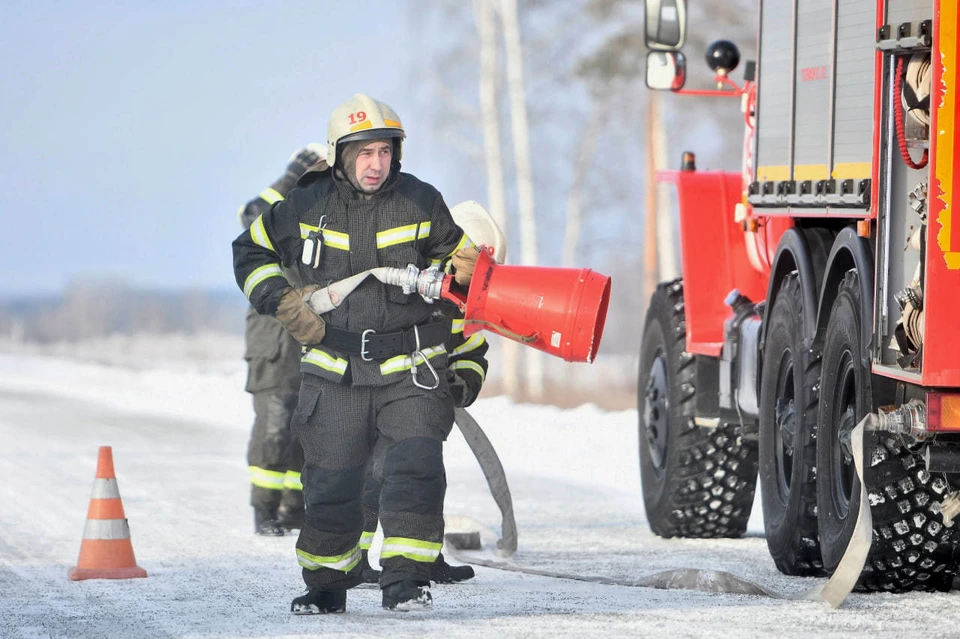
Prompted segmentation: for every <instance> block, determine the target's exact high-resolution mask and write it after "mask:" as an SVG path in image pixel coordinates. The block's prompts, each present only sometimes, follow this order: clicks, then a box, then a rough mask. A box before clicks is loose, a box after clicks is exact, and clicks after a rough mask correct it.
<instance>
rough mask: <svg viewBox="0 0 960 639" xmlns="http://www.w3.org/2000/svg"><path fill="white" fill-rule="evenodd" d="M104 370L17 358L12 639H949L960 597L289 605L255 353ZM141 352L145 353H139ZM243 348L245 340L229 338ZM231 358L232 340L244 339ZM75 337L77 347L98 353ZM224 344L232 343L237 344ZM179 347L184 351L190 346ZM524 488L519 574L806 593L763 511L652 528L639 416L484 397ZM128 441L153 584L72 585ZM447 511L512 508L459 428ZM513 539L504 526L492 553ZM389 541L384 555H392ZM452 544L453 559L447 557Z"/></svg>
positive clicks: (127, 466)
mask: <svg viewBox="0 0 960 639" xmlns="http://www.w3.org/2000/svg"><path fill="white" fill-rule="evenodd" d="M112 347H113V348H118V349H120V350H118V351H117V352H116V353H113V354H109V353H105V350H104V349H108V348H111V346H110V345H109V344H107V343H105V344H101V345H100V348H99V349H98V352H99V356H98V357H97V358H96V359H97V361H95V362H94V361H90V358H88V359H87V360H85V361H81V360H78V359H74V358H68V357H67V355H68V354H69V353H67V352H63V353H60V354H58V355H57V356H50V355H44V354H39V353H28V352H23V351H22V350H21V351H20V352H17V353H13V354H11V353H7V354H0V637H4V638H6V637H30V638H34V637H118V638H120V637H123V638H126V637H213V636H216V637H270V638H274V637H304V636H320V635H323V636H344V637H350V636H354V637H365V636H370V637H373V636H376V637H421V636H425V635H426V636H434V637H477V636H496V635H499V636H504V637H521V636H522V637H599V636H603V637H620V636H670V637H701V636H709V637H781V636H783V637H809V636H836V637H841V636H842V637H848V636H871V637H914V636H924V637H938V636H940V637H951V636H957V634H958V632H960V631H958V630H957V628H958V627H960V606H958V604H960V593H943V594H922V593H917V594H907V595H860V594H854V595H851V596H850V598H849V599H848V600H847V602H846V603H845V604H844V606H843V607H842V608H841V609H839V610H832V609H830V608H829V607H828V606H827V605H826V604H819V603H814V602H797V601H789V600H783V599H775V598H769V597H758V596H747V595H730V594H718V593H711V592H704V591H690V590H655V589H651V588H636V587H628V586H613V585H602V584H597V583H589V582H581V581H571V580H562V579H554V578H549V577H540V576H533V575H528V574H521V573H516V572H504V571H500V570H494V569H491V568H483V567H478V568H477V577H476V578H475V579H473V580H472V581H470V582H467V583H464V584H459V585H451V586H436V587H434V588H433V595H434V602H435V605H434V609H433V610H432V611H430V612H424V613H407V614H399V613H389V612H387V611H384V610H382V609H381V608H380V595H379V592H378V591H376V590H363V589H357V590H354V591H352V592H350V593H349V595H348V601H347V613H346V614H344V615H330V616H318V617H294V616H292V615H290V614H289V612H288V610H289V603H290V599H292V598H293V597H294V596H296V595H298V594H300V593H301V592H302V584H301V581H300V570H299V566H298V565H297V563H296V559H295V557H294V554H293V549H294V542H295V537H293V536H287V537H283V538H272V539H265V538H260V537H256V536H254V535H253V534H252V533H251V528H252V517H251V511H250V508H249V506H248V505H247V497H248V487H247V477H246V463H245V460H244V455H245V450H246V442H247V437H248V434H249V427H250V424H251V421H252V409H251V406H250V400H249V397H248V396H247V395H246V394H245V393H244V392H243V390H242V388H243V381H244V369H243V364H242V361H240V360H239V350H238V351H237V355H236V357H233V358H230V357H226V358H221V359H210V358H209V357H198V356H197V354H196V353H192V352H191V351H190V349H189V348H184V349H181V350H178V349H176V348H172V347H171V348H166V349H163V348H157V347H156V346H154V348H153V350H148V351H146V352H144V351H142V350H138V349H137V348H134V346H132V345H130V344H125V343H117V344H113V345H112ZM141 348H142V347H141ZM230 348H232V346H231V347H230ZM230 348H227V349H226V352H229V351H230ZM84 352H85V351H84V350H83V349H77V350H76V352H74V353H72V354H73V355H76V353H84ZM221 352H224V351H221ZM178 353H184V356H183V357H178V356H177V354H178ZM471 413H472V414H473V415H474V416H475V417H476V418H477V420H478V421H479V423H480V424H481V425H482V426H483V427H484V429H485V430H486V432H487V434H488V436H489V437H490V439H491V440H492V442H493V443H494V445H495V446H496V448H497V451H498V452H499V454H500V457H501V460H502V461H503V465H504V467H505V469H506V472H507V476H508V479H509V482H510V488H511V491H512V494H513V501H514V507H515V511H516V518H517V524H518V529H519V550H518V552H517V553H516V555H514V557H513V558H512V559H511V560H510V561H511V562H512V563H513V564H515V565H518V566H526V567H530V568H534V569H539V570H547V571H554V572H562V573H577V574H583V575H590V576H596V577H608V578H611V579H615V580H619V581H631V580H634V579H637V578H640V577H643V576H646V575H651V574H653V573H657V572H660V571H664V570H670V569H679V568H697V569H710V570H723V571H727V572H730V573H732V574H734V575H737V576H739V577H742V578H744V579H748V580H750V581H753V582H756V583H758V584H761V585H763V586H765V587H767V588H769V589H772V590H775V591H778V592H781V593H784V594H793V593H799V592H802V591H805V590H807V589H808V588H810V587H811V586H813V585H815V584H817V583H819V580H816V579H799V578H791V577H785V576H783V575H780V574H779V573H778V572H777V571H776V569H775V568H774V566H773V563H772V561H771V560H770V559H769V556H768V554H767V551H766V545H765V542H764V540H763V526H762V521H761V520H760V518H759V514H758V512H757V509H756V508H755V510H754V517H753V519H752V520H751V523H750V528H749V532H748V535H747V537H746V538H745V539H739V540H711V541H708V540H665V539H660V538H658V537H656V536H654V535H653V534H652V533H650V530H649V528H648V526H647V524H646V520H645V517H644V513H643V505H642V500H641V497H640V482H639V473H638V470H637V452H636V451H637V432H636V412H635V411H622V412H603V411H601V410H599V409H597V408H596V407H594V406H592V405H585V406H582V407H580V408H577V409H573V410H559V409H555V408H550V407H536V406H528V405H515V404H513V403H511V402H510V401H508V400H506V399H504V398H490V399H484V400H481V401H480V402H478V403H477V404H476V405H475V407H474V408H472V409H471ZM101 445H109V446H112V447H113V456H114V461H115V465H116V471H117V478H118V484H119V488H120V494H121V496H122V498H123V505H124V508H125V511H126V516H127V518H128V519H129V521H130V527H131V534H132V543H133V547H134V550H135V552H136V556H137V563H138V564H139V565H140V566H141V567H143V568H145V569H146V570H147V572H148V574H149V576H148V577H147V578H146V579H134V580H124V581H107V580H90V581H82V582H72V581H70V580H68V579H67V570H68V569H69V568H70V567H72V566H73V565H75V564H76V561H77V556H78V552H79V548H80V540H81V535H82V531H83V527H84V522H85V518H86V511H87V506H88V504H89V499H90V490H91V487H92V482H93V477H94V472H95V469H96V459H97V449H98V447H99V446H101ZM446 456H447V475H448V482H449V489H448V492H447V502H446V510H447V513H448V514H451V515H461V516H465V517H471V518H474V519H476V520H479V521H480V522H483V523H485V524H486V525H487V526H488V527H489V528H492V529H494V530H496V529H497V527H498V526H499V521H500V519H499V511H498V510H497V509H496V505H495V504H494V502H493V500H492V498H491V497H490V495H489V493H488V491H487V487H486V483H485V481H484V479H483V476H482V474H481V472H480V470H479V467H478V466H477V464H476V461H475V460H474V459H473V457H472V455H471V453H470V451H469V449H468V448H467V446H466V444H465V442H464V441H463V439H462V437H461V436H460V435H459V433H456V432H455V433H454V434H453V435H452V436H451V438H450V441H449V442H448V443H447V446H446ZM492 542H493V537H492V536H491V535H486V537H485V543H487V544H491V543H492ZM376 551H377V546H376V545H375V546H374V554H376ZM448 554H449V552H448Z"/></svg>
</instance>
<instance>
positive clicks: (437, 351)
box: [380, 344, 447, 375]
mask: <svg viewBox="0 0 960 639" xmlns="http://www.w3.org/2000/svg"><path fill="white" fill-rule="evenodd" d="M420 352H421V353H423V355H424V357H426V358H427V359H433V358H434V357H436V356H437V355H442V354H444V353H446V352H447V349H446V347H445V346H444V345H443V344H440V345H438V346H428V347H427V348H424V349H422V350H421V351H420ZM422 364H423V360H422V359H420V358H419V357H418V358H417V366H420V365H422ZM412 365H413V357H412V356H410V355H397V356H396V357H391V358H390V359H388V360H386V361H384V362H383V363H382V364H380V374H381V375H389V374H390V373H398V372H400V371H408V370H410V368H411V366H412Z"/></svg>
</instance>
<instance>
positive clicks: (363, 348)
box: [360, 328, 377, 362]
mask: <svg viewBox="0 0 960 639" xmlns="http://www.w3.org/2000/svg"><path fill="white" fill-rule="evenodd" d="M371 333H373V334H374V335H376V334H377V332H376V331H375V330H373V329H372V328H368V329H367V330H365V331H363V333H361V334H360V359H362V360H363V361H365V362H372V361H373V358H372V357H370V356H369V353H368V351H367V344H369V343H370V338H369V337H368V336H369V335H370V334H371Z"/></svg>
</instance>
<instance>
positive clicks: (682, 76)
mask: <svg viewBox="0 0 960 639" xmlns="http://www.w3.org/2000/svg"><path fill="white" fill-rule="evenodd" d="M646 80H647V87H648V88H650V89H659V90H661V91H664V90H668V89H669V90H670V91H679V90H680V89H682V88H683V84H684V82H686V80H687V59H686V58H685V57H684V55H683V54H682V53H680V52H679V51H651V52H649V53H648V54H647V78H646Z"/></svg>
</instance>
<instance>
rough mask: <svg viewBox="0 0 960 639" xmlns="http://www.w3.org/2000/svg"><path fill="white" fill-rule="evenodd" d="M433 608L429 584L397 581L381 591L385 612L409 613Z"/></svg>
mask: <svg viewBox="0 0 960 639" xmlns="http://www.w3.org/2000/svg"><path fill="white" fill-rule="evenodd" d="M432 606H433V597H432V596H431V595H430V586H429V584H426V583H424V584H420V583H417V582H416V581H397V582H394V583H392V584H390V585H389V586H385V587H384V589H383V607H384V608H386V609H387V610H397V611H399V612H409V611H411V610H426V609H428V608H431V607H432Z"/></svg>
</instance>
